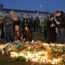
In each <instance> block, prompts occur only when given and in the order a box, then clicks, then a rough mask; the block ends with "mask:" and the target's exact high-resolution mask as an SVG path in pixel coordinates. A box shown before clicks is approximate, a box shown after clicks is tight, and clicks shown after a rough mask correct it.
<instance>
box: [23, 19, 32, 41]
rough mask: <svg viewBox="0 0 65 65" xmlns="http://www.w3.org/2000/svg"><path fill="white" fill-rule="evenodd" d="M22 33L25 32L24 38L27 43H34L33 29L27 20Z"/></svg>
mask: <svg viewBox="0 0 65 65" xmlns="http://www.w3.org/2000/svg"><path fill="white" fill-rule="evenodd" d="M22 32H23V38H24V39H25V41H32V29H31V27H30V26H29V23H28V22H27V20H26V22H25V23H24V26H23V31H22Z"/></svg>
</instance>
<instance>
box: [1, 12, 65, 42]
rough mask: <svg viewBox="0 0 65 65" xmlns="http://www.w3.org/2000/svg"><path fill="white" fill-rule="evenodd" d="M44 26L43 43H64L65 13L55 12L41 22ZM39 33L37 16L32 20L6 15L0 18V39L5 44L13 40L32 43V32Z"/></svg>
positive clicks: (29, 17) (30, 17) (31, 18)
mask: <svg viewBox="0 0 65 65" xmlns="http://www.w3.org/2000/svg"><path fill="white" fill-rule="evenodd" d="M43 25H44V28H43V30H44V33H43V34H44V41H46V42H48V43H50V42H54V43H55V42H60V43H64V42H65V13H64V12H62V11H56V13H55V14H53V15H49V16H47V18H46V19H45V20H44V21H43ZM39 31H41V26H40V19H39V17H38V16H37V17H36V18H35V19H33V17H32V16H28V17H27V18H22V20H21V19H20V18H19V17H18V16H17V17H12V16H11V15H10V14H9V13H6V15H5V16H4V17H2V16H0V39H4V40H5V41H6V42H13V41H15V40H22V39H23V40H24V41H32V38H33V32H39Z"/></svg>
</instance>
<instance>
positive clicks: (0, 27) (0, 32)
mask: <svg viewBox="0 0 65 65" xmlns="http://www.w3.org/2000/svg"><path fill="white" fill-rule="evenodd" d="M0 38H1V39H4V26H3V22H2V16H0Z"/></svg>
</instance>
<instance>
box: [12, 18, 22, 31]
mask: <svg viewBox="0 0 65 65" xmlns="http://www.w3.org/2000/svg"><path fill="white" fill-rule="evenodd" d="M20 24H21V20H20V19H19V17H15V18H13V30H14V29H15V26H16V25H18V26H19V27H20Z"/></svg>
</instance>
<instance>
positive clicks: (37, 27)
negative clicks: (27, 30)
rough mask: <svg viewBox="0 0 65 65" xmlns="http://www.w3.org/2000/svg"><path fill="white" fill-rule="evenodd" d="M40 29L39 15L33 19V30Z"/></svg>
mask: <svg viewBox="0 0 65 65" xmlns="http://www.w3.org/2000/svg"><path fill="white" fill-rule="evenodd" d="M39 30H40V19H39V17H36V19H35V20H34V31H36V32H37V31H39Z"/></svg>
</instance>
